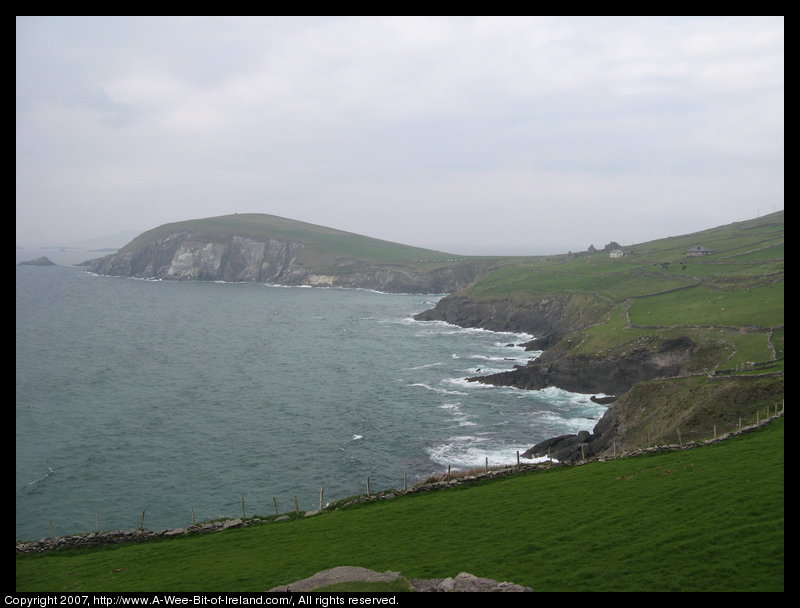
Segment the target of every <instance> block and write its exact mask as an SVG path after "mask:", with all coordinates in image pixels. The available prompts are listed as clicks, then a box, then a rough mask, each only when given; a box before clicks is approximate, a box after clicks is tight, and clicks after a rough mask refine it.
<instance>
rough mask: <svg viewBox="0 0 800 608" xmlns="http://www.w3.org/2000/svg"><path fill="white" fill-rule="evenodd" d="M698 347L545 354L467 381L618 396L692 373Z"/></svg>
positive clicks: (677, 344)
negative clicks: (646, 384) (638, 385)
mask: <svg viewBox="0 0 800 608" xmlns="http://www.w3.org/2000/svg"><path fill="white" fill-rule="evenodd" d="M697 348H698V345H697V344H696V343H695V342H693V341H692V340H691V339H689V338H678V339H675V340H668V341H665V342H662V343H661V344H659V345H658V346H657V347H655V348H635V349H633V350H631V351H630V352H627V353H624V354H621V355H618V356H604V355H583V354H581V355H573V354H571V353H569V351H566V352H565V351H563V350H561V351H548V352H545V353H544V354H543V355H542V356H541V357H539V358H538V359H536V360H535V361H532V362H530V363H529V364H528V365H525V366H523V367H518V368H516V369H514V370H511V371H508V372H501V373H498V374H493V375H491V376H475V377H472V378H469V379H468V380H469V381H471V382H483V383H486V384H493V385H495V386H514V387H517V388H522V389H528V390H538V389H542V388H547V387H548V386H557V387H558V388H562V389H564V390H567V391H572V392H576V393H598V392H600V393H606V394H611V395H619V394H622V393H624V392H626V391H628V390H630V388H631V387H633V386H634V385H635V384H636V383H638V382H642V381H644V380H652V379H653V378H661V377H664V376H677V375H681V374H683V373H687V372H689V371H693V370H692V369H691V364H692V357H693V355H694V354H695V352H696V350H697Z"/></svg>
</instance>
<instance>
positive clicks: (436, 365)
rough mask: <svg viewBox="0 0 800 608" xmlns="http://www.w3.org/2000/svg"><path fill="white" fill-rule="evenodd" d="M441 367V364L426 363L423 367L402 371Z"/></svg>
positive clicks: (408, 368) (418, 366) (407, 368)
mask: <svg viewBox="0 0 800 608" xmlns="http://www.w3.org/2000/svg"><path fill="white" fill-rule="evenodd" d="M440 365H442V363H426V364H425V365H417V366H416V367H406V368H405V369H404V371H413V370H417V369H426V368H428V367H438V366H440Z"/></svg>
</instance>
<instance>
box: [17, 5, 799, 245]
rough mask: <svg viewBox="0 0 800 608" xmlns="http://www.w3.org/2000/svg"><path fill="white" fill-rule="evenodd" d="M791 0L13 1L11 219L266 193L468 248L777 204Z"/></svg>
mask: <svg viewBox="0 0 800 608" xmlns="http://www.w3.org/2000/svg"><path fill="white" fill-rule="evenodd" d="M783 39H784V19H783V18H782V17H704V18H695V17H592V18H583V17H545V18H541V17H529V18H527V17H511V18H508V17H490V18H483V17H453V18H449V17H342V18H338V17H330V18H328V17H325V18H321V17H320V18H315V17H272V18H270V17H264V18H252V17H239V18H237V17H231V18H228V17H152V18H149V17H17V20H16V68H17V70H16V140H17V141H16V176H17V181H16V233H17V234H16V236H17V243H18V244H23V245H24V244H28V245H43V244H66V243H71V242H75V241H80V240H83V239H90V238H94V237H100V236H104V235H109V234H114V233H118V232H122V231H128V230H134V231H137V232H142V231H144V230H148V229H150V228H153V227H155V226H158V225H160V224H163V223H165V222H173V221H179V220H184V219H191V218H200V217H209V216H215V215H224V214H228V213H234V212H240V213H242V212H259V213H272V214H275V215H280V216H284V217H289V218H293V219H299V220H303V221H307V222H312V223H315V224H322V225H326V226H331V227H334V228H339V229H343V230H349V231H352V232H358V233H361V234H366V235H368V236H374V237H378V238H383V239H387V240H392V241H398V242H402V243H408V244H412V245H418V246H423V247H429V248H434V249H441V250H445V251H451V252H454V253H465V254H486V253H502V254H537V253H555V252H565V251H567V250H572V251H577V250H583V249H586V248H587V247H588V246H589V245H590V244H594V245H595V246H597V247H602V246H603V245H605V244H606V243H608V242H609V241H611V240H615V241H618V242H620V243H623V244H633V243H637V242H643V241H647V240H652V239H654V238H660V237H665V236H672V235H677V234H684V233H688V232H694V231H697V230H702V229H705V228H710V227H714V226H717V225H720V224H725V223H728V222H732V221H737V220H744V219H748V218H751V217H756V216H757V215H759V214H760V215H763V214H766V213H771V212H772V211H776V210H780V209H783V196H784V195H783V181H784V171H783V165H784V154H783V146H784V136H783V134H784V101H783V100H784V50H783V47H784V40H783Z"/></svg>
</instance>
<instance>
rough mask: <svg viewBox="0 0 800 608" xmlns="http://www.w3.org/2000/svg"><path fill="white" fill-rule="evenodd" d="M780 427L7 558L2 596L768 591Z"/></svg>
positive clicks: (777, 505) (772, 577)
mask: <svg viewBox="0 0 800 608" xmlns="http://www.w3.org/2000/svg"><path fill="white" fill-rule="evenodd" d="M783 435H784V422H783V419H780V420H778V421H776V422H774V423H772V424H770V425H769V426H766V427H764V428H762V429H761V430H758V431H756V432H753V433H750V434H747V435H744V436H740V437H738V438H735V439H731V440H728V441H724V442H719V443H715V444H711V445H707V446H704V447H701V448H697V449H693V450H685V451H680V452H670V453H662V454H657V455H649V456H640V457H636V458H627V459H618V460H613V461H608V462H596V463H590V464H586V465H582V466H575V467H569V468H561V469H553V470H550V471H542V472H535V473H524V474H520V475H516V476H512V477H507V478H503V479H499V480H494V481H487V482H482V483H480V484H476V485H472V486H460V487H456V488H452V489H449V490H443V491H438V492H432V493H428V494H417V495H411V496H405V497H401V498H396V499H394V500H387V501H383V502H377V503H367V504H363V505H361V506H356V507H351V508H348V509H343V510H340V511H334V512H330V513H324V514H322V515H318V516H316V517H312V518H308V519H301V520H294V521H286V522H280V523H268V524H263V525H258V526H253V527H249V528H240V529H231V530H227V531H223V532H218V533H215V534H208V535H198V536H189V537H173V538H169V539H164V540H159V541H153V542H149V543H141V544H134V545H126V546H107V547H103V548H96V549H83V550H67V551H55V552H50V553H45V554H38V555H19V556H17V562H16V576H17V579H16V581H17V582H16V587H17V591H264V590H267V589H269V588H271V587H273V586H276V585H280V584H286V583H289V582H291V581H294V580H298V579H302V578H305V577H308V576H310V575H312V574H314V573H315V572H318V571H320V570H324V569H327V568H331V567H334V566H343V565H351V566H362V567H366V568H372V569H375V570H378V571H386V570H393V571H400V572H402V573H403V574H404V575H405V576H406V577H408V578H441V577H447V576H455V575H456V574H458V573H459V572H462V571H466V572H470V573H472V574H475V575H477V576H484V577H489V578H494V579H497V580H508V581H512V582H515V583H518V584H521V585H526V586H529V587H532V588H533V589H534V590H536V591H783V589H784V582H783V578H784V575H783V569H784V565H783V561H784V540H783V536H784V521H783V520H784V516H783V510H784V491H783V485H784V479H783V465H784V456H783Z"/></svg>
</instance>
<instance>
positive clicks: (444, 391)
mask: <svg viewBox="0 0 800 608" xmlns="http://www.w3.org/2000/svg"><path fill="white" fill-rule="evenodd" d="M407 386H419V387H420V388H424V389H425V390H429V391H432V392H434V393H439V394H440V395H466V393H463V392H460V391H449V390H447V389H444V388H435V387H433V386H431V385H430V384H425V383H424V382H415V383H413V384H409V385H407Z"/></svg>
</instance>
